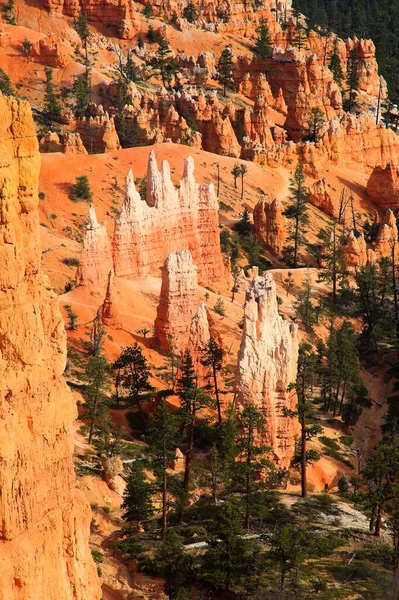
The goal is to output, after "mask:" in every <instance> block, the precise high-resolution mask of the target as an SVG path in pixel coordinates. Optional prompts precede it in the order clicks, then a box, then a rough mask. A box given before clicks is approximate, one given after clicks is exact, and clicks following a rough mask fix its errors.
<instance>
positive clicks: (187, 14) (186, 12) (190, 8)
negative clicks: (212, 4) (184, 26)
mask: <svg viewBox="0 0 399 600" xmlns="http://www.w3.org/2000/svg"><path fill="white" fill-rule="evenodd" d="M183 18H184V19H187V21H188V22H189V23H194V21H196V20H197V19H198V11H197V9H196V8H195V5H194V4H193V3H192V2H191V1H190V2H189V3H188V4H187V6H185V7H184V9H183Z"/></svg>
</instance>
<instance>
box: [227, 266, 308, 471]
mask: <svg viewBox="0 0 399 600" xmlns="http://www.w3.org/2000/svg"><path fill="white" fill-rule="evenodd" d="M297 364H298V331H297V326H296V325H295V324H293V323H288V322H287V321H284V320H283V319H282V318H281V316H280V315H279V314H278V305H277V296H276V284H275V282H274V279H273V275H272V274H271V273H270V272H266V274H265V275H264V276H262V277H256V278H255V279H254V280H253V281H252V284H251V287H250V288H249V290H248V291H247V294H246V303H245V313H244V329H243V335H242V341H241V347H240V351H239V354H238V365H237V376H236V390H237V403H238V407H239V409H240V410H242V409H243V408H245V407H246V406H248V405H250V404H253V405H255V406H256V407H257V408H258V409H259V410H260V411H261V412H262V413H263V415H264V417H265V418H266V421H267V424H266V433H265V434H264V435H263V436H262V437H263V439H262V441H263V442H264V443H265V444H266V445H267V446H270V447H271V448H272V452H273V455H274V460H275V462H276V463H277V464H278V465H279V466H281V467H288V466H289V464H290V461H291V459H292V457H293V455H294V445H295V436H296V435H298V433H299V424H298V421H297V419H296V418H295V417H294V418H288V417H284V416H283V414H282V412H283V409H284V408H287V409H291V410H295V408H296V395H295V393H294V392H287V387H288V385H289V384H290V383H292V382H295V381H296V373H297Z"/></svg>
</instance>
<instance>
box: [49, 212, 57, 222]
mask: <svg viewBox="0 0 399 600" xmlns="http://www.w3.org/2000/svg"><path fill="white" fill-rule="evenodd" d="M48 218H49V219H51V220H52V221H55V220H56V218H57V215H55V214H54V213H52V214H51V215H49V217H48Z"/></svg>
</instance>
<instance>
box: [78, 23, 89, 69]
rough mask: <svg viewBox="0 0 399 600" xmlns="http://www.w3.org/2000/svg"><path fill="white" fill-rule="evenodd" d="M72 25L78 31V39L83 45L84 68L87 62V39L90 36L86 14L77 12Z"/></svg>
mask: <svg viewBox="0 0 399 600" xmlns="http://www.w3.org/2000/svg"><path fill="white" fill-rule="evenodd" d="M74 27H75V31H76V32H77V33H78V35H79V37H80V39H81V40H82V42H83V47H84V50H85V59H86V68H87V66H88V63H89V57H88V48H87V41H88V39H89V38H90V37H91V32H90V29H89V23H88V20H87V16H86V15H85V14H84V13H79V15H78V18H77V19H76V21H75V23H74Z"/></svg>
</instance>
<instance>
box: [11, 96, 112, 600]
mask: <svg viewBox="0 0 399 600" xmlns="http://www.w3.org/2000/svg"><path fill="white" fill-rule="evenodd" d="M39 171H40V157H39V152H38V144H37V139H36V137H35V127H34V123H33V120H32V115H31V111H30V107H29V105H28V103H27V102H25V101H17V100H16V99H13V98H5V97H3V96H1V94H0V197H1V205H0V267H1V268H0V290H1V294H0V419H1V424H2V425H1V428H0V490H1V493H0V563H1V569H0V573H1V584H0V599H1V600H28V599H31V600H39V599H40V600H42V599H43V600H44V599H45V600H99V598H100V596H101V591H100V586H99V581H98V578H97V574H96V568H95V564H94V562H93V560H92V557H91V554H90V550H89V545H88V536H89V524H90V507H89V505H88V504H87V502H86V501H85V500H84V499H83V497H80V496H79V495H78V492H77V490H76V489H75V475H74V467H73V462H72V438H71V426H72V422H73V421H74V419H75V417H76V415H77V411H76V405H75V402H74V400H73V397H72V395H71V393H70V391H69V389H68V387H67V385H66V383H65V381H64V379H63V377H62V374H63V371H64V368H65V364H66V336H65V330H64V325H63V321H62V317H61V313H60V310H59V307H58V302H57V298H56V296H55V294H54V293H53V291H52V290H51V287H50V283H49V281H48V279H47V277H46V276H45V275H44V274H43V272H42V270H41V266H40V260H41V248H40V237H39V217H38V210H37V209H38V177H39ZM79 493H80V492H79Z"/></svg>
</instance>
